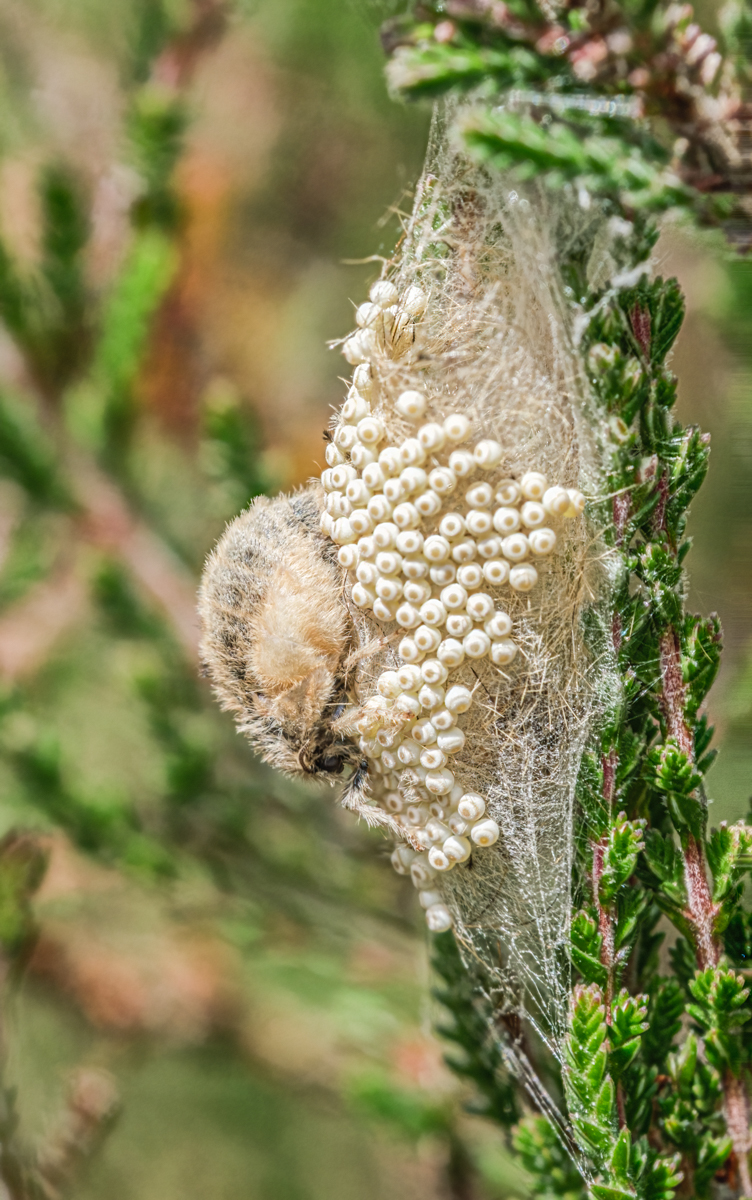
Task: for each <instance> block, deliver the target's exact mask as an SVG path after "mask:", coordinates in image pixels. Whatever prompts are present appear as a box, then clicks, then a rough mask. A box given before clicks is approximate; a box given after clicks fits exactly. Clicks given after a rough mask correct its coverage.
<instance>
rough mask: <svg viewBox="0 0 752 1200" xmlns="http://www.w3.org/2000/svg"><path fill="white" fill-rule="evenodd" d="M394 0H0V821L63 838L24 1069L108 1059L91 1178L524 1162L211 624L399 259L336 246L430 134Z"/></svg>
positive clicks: (721, 316)
mask: <svg viewBox="0 0 752 1200" xmlns="http://www.w3.org/2000/svg"><path fill="white" fill-rule="evenodd" d="M198 7H199V8H200V7H201V6H198ZM383 11H384V10H383V8H382V7H380V6H375V8H373V7H371V8H369V6H368V5H367V4H362V5H358V4H351V3H350V2H349V0H329V2H328V3H324V2H323V0H285V2H284V3H280V2H279V0H252V2H248V3H244V4H239V5H238V6H237V7H236V8H235V9H233V11H232V13H231V14H230V15H229V19H228V22H227V26H226V28H225V31H224V36H223V38H221V39H218V38H217V36H216V31H214V32H212V33H211V36H207V39H206V45H205V46H204V47H203V48H201V49H200V51H197V53H196V56H195V58H194V59H191V61H190V69H189V68H188V65H186V64H187V63H188V57H189V50H190V53H193V51H192V50H191V46H192V43H191V41H190V37H189V34H190V31H191V28H192V22H194V21H195V19H196V6H194V5H193V4H192V3H190V2H189V0H164V2H161V3H158V2H155V0H133V2H132V3H131V2H129V3H128V4H108V3H105V2H104V0H76V2H75V3H73V2H71V0H27V3H25V4H24V5H19V4H17V3H14V2H12V0H0V34H2V36H0V100H2V105H1V106H0V112H1V113H2V115H1V116H0V155H1V156H2V163H0V231H1V234H2V236H1V239H0V315H1V316H2V323H3V326H4V334H3V342H2V345H0V474H1V475H2V477H3V480H2V490H1V491H0V507H1V508H2V521H1V522H0V671H1V672H2V675H3V680H4V682H3V685H2V695H1V696H0V750H1V751H2V754H1V757H0V780H1V781H2V807H1V808H0V818H1V822H0V832H2V833H6V832H7V831H9V830H11V829H19V828H22V829H28V830H32V831H34V833H35V835H37V834H38V835H42V836H43V837H45V838H49V839H51V840H50V841H49V850H50V864H51V865H50V868H49V871H48V875H47V879H46V881H45V882H44V883H43V884H42V888H41V892H40V896H39V900H38V902H37V903H36V907H35V913H36V915H37V919H38V922H39V927H40V935H39V939H38V942H37V944H36V949H34V951H33V953H31V954H30V959H29V961H30V967H29V973H28V976H27V982H26V984H25V985H24V990H23V992H22V1003H21V1004H20V1006H18V1007H19V1014H18V1023H17V1030H14V1037H13V1042H12V1054H11V1061H10V1062H9V1064H8V1068H7V1074H8V1079H9V1081H10V1082H11V1083H17V1085H18V1110H19V1115H20V1134H19V1136H20V1138H21V1141H22V1143H23V1144H24V1145H31V1144H32V1143H33V1142H35V1140H36V1139H37V1138H38V1137H39V1136H40V1135H41V1133H42V1132H43V1131H44V1128H45V1127H46V1123H48V1122H49V1121H50V1120H52V1118H53V1116H54V1110H55V1106H56V1105H57V1104H58V1102H59V1099H60V1093H61V1078H62V1077H63V1075H64V1074H65V1073H66V1072H67V1071H68V1070H69V1069H70V1068H71V1067H72V1066H74V1065H75V1064H76V1063H80V1062H81V1061H87V1062H94V1063H96V1064H98V1065H100V1066H106V1067H109V1068H110V1069H111V1070H113V1071H114V1072H115V1073H116V1075H117V1077H118V1080H119V1083H120V1086H121V1090H122V1093H123V1115H122V1117H121V1118H120V1121H119V1123H118V1125H117V1126H116V1128H115V1130H114V1132H113V1133H112V1134H111V1136H110V1138H109V1140H108V1141H107V1143H106V1144H105V1147H104V1150H103V1153H102V1155H101V1156H100V1158H99V1159H97V1161H96V1162H95V1163H94V1164H93V1167H92V1170H91V1172H90V1174H89V1177H88V1179H87V1180H86V1181H84V1182H81V1183H79V1184H78V1185H77V1187H76V1192H75V1194H76V1195H80V1196H82V1197H83V1198H84V1200H87V1198H88V1197H92V1198H93V1197H95V1196H107V1197H108V1200H121V1198H122V1200H131V1197H133V1198H134V1200H135V1197H136V1196H138V1197H139V1200H142V1198H145V1200H149V1198H150V1197H151V1196H154V1197H155V1198H156V1197H157V1196H158V1197H159V1200H171V1198H172V1197H173V1196H174V1197H177V1196H180V1198H181V1200H192V1198H193V1197H194V1196H195V1197H196V1200H198V1197H199V1196H202V1197H203V1196H204V1195H205V1194H206V1193H207V1192H209V1193H210V1194H211V1195H212V1196H214V1195H217V1196H226V1197H228V1200H232V1198H233V1197H235V1196H238V1197H240V1196H241V1195H242V1196H247V1195H248V1194H253V1195H259V1196H263V1197H264V1198H265V1200H266V1198H267V1197H268V1198H269V1200H277V1198H279V1200H287V1198H288V1197H289V1198H290V1200H309V1198H316V1197H318V1196H322V1197H323V1196H324V1195H326V1196H327V1197H337V1196H342V1197H343V1198H344V1197H348V1198H349V1197H351V1196H358V1197H364V1198H365V1200H368V1198H370V1197H373V1200H377V1198H381V1197H392V1196H394V1197H397V1196H399V1197H402V1196H403V1195H411V1196H412V1195H414V1196H416V1197H420V1198H421V1200H422V1197H426V1200H427V1198H428V1197H437V1196H439V1195H443V1194H446V1193H448V1194H450V1195H455V1196H464V1195H466V1194H468V1193H467V1189H468V1188H472V1189H474V1190H475V1193H476V1194H477V1195H478V1196H479V1197H482V1196H485V1195H488V1196H491V1197H497V1196H498V1197H510V1196H517V1195H519V1196H523V1195H525V1194H527V1193H526V1187H527V1184H526V1178H525V1176H524V1174H523V1173H521V1172H520V1171H519V1170H518V1169H516V1168H514V1167H513V1166H512V1165H510V1159H509V1157H508V1156H507V1154H506V1151H505V1150H504V1149H503V1148H502V1149H500V1148H499V1147H498V1146H497V1145H496V1141H495V1138H494V1137H492V1136H491V1134H490V1132H489V1131H487V1130H485V1127H484V1126H483V1125H482V1124H479V1125H478V1127H477V1129H476V1130H475V1131H474V1132H472V1133H469V1132H468V1131H467V1129H466V1126H465V1124H464V1121H463V1118H462V1116H461V1101H462V1100H464V1099H465V1096H464V1093H462V1092H458V1091H457V1090H456V1084H454V1083H453V1082H452V1081H451V1079H450V1076H449V1074H448V1072H446V1071H445V1070H444V1068H443V1067H442V1065H441V1062H440V1051H439V1049H438V1048H437V1047H436V1045H435V1043H434V1042H433V1041H431V1040H430V1039H429V1038H428V1037H427V1035H426V1034H425V1033H424V1032H423V1012H422V1004H423V997H424V994H425V978H424V976H425V971H426V963H425V954H424V951H423V949H422V942H421V941H420V940H419V939H418V937H417V935H416V933H415V927H416V925H417V926H421V921H420V919H418V921H417V922H416V912H415V904H414V899H413V896H412V891H411V889H410V887H409V885H406V884H405V883H404V881H400V880H399V879H397V878H396V877H395V876H394V875H393V873H392V872H391V871H390V869H389V866H388V860H387V858H386V853H385V849H384V845H383V843H382V841H381V840H380V839H379V837H378V836H377V835H373V834H369V833H368V832H367V831H365V830H363V829H360V828H358V827H357V826H355V824H354V823H353V822H352V821H351V820H350V819H349V818H347V817H344V816H343V815H342V814H341V813H340V812H339V811H338V810H337V809H336V808H335V806H333V805H332V803H331V796H330V794H329V793H325V794H323V795H322V794H320V793H317V792H315V791H311V790H309V789H307V788H303V787H302V786H300V785H292V784H290V783H288V782H286V781H284V780H282V779H281V778H279V777H278V776H276V775H274V774H273V773H272V772H270V771H269V770H267V769H266V768H264V767H263V766H261V765H260V764H258V763H257V762H256V761H255V760H254V759H253V757H252V756H251V754H250V752H249V750H248V749H247V747H246V746H245V745H244V743H243V742H242V741H241V739H239V738H238V737H237V735H236V734H235V733H234V731H233V729H232V726H231V722H230V721H229V719H228V718H226V717H225V716H223V715H222V714H220V713H219V712H218V711H217V710H216V706H215V705H214V703H213V701H212V699H211V697H210V695H209V692H208V688H207V687H206V686H205V684H204V683H203V681H201V680H199V679H198V677H197V668H196V657H195V630H194V632H193V634H191V633H190V632H186V631H190V630H191V629H192V628H193V626H192V624H191V622H194V623H195V618H194V616H193V589H194V586H195V581H196V578H197V575H198V572H199V570H200V567H201V564H202V561H203V558H204V555H205V554H206V552H207V550H208V549H209V547H210V546H211V545H212V543H213V541H214V540H215V538H216V537H217V535H218V533H219V532H220V531H221V529H222V526H223V524H224V522H225V521H227V520H228V519H230V518H231V517H232V516H233V515H234V514H235V513H236V512H237V511H238V509H239V508H241V507H242V506H244V505H245V504H247V503H248V502H249V500H250V499H251V498H252V497H253V496H254V495H256V494H258V493H259V492H260V491H264V490H274V489H275V488H276V487H277V486H292V485H295V484H298V483H300V482H302V481H304V480H305V479H306V478H307V477H308V476H309V475H310V474H312V473H314V471H315V470H316V464H317V461H318V460H319V459H320V457H321V454H322V449H323V443H322V442H321V431H322V430H323V428H324V426H325V425H326V422H327V417H328V411H329V406H330V405H331V404H334V403H338V402H339V400H340V397H341V385H340V383H339V382H338V376H339V375H340V374H341V373H342V367H341V362H340V360H339V358H338V357H337V356H336V355H333V354H331V353H329V352H328V351H327V350H326V349H325V339H326V338H327V337H328V336H332V335H333V334H336V333H337V332H339V331H342V330H344V329H346V328H347V327H348V326H349V324H350V314H351V297H354V296H358V295H360V294H361V293H362V291H363V286H364V283H365V282H366V280H368V279H369V278H371V277H373V276H374V275H375V274H376V273H377V272H378V270H379V264H378V263H374V262H365V263H361V264H360V265H358V266H346V265H343V262H342V260H344V259H354V258H360V257H362V256H363V255H364V254H365V255H368V254H374V255H378V254H384V255H389V254H391V252H392V248H393V246H394V243H395V241H396V238H397V231H398V222H397V220H396V219H395V218H394V214H393V213H391V214H390V210H391V209H393V208H397V209H399V207H400V206H401V205H403V194H404V193H406V192H407V191H408V190H409V187H410V184H411V182H412V181H413V180H414V178H415V177H416V175H417V172H418V170H419V167H420V160H421V156H422V152H423V147H424V145H425V139H426V132H427V125H428V116H427V114H426V113H424V112H420V111H417V110H410V111H406V110H404V109H402V108H400V107H399V106H397V105H394V104H392V103H390V101H389V100H388V98H387V97H386V94H385V89H384V85H383V76H382V65H383V64H382V60H381V57H380V52H379V47H378V42H377V36H376V31H375V27H376V24H377V19H378V17H379V16H380V15H382V14H383ZM186 56H188V57H186ZM404 205H405V206H409V198H407V199H405V200H404ZM385 214H386V218H385ZM719 269H720V271H721V272H722V274H723V280H724V287H725V288H726V291H725V292H724V293H723V294H724V296H725V297H726V298H725V300H724V311H723V313H721V312H720V309H719V304H718V301H717V300H716V299H713V300H712V301H709V302H708V303H709V304H711V305H712V306H713V311H714V313H715V318H714V319H717V320H718V321H719V323H720V322H723V324H724V337H728V338H729V339H730V342H729V344H730V346H731V349H730V351H729V353H733V354H734V355H735V356H736V358H735V361H738V362H741V361H744V362H746V359H744V358H743V356H745V355H746V354H747V348H746V346H745V344H744V329H745V320H748V315H749V312H750V308H751V307H752V288H750V287H749V276H748V275H747V274H745V273H744V271H743V270H740V271H737V268H736V267H727V265H725V264H724V265H722V266H721V268H719ZM735 272H737V273H736V274H735ZM745 306H746V307H745ZM745 314H746V315H745ZM726 317H728V320H726ZM745 397H746V398H745ZM745 404H746V408H744V405H745ZM742 408H744V413H745V414H746V415H745V417H744V419H745V420H747V421H748V420H749V419H750V418H749V411H750V408H749V400H748V395H746V393H745V395H744V396H742V399H741V400H740V401H739V409H740V411H741V410H742ZM725 436H726V441H725V442H723V440H722V441H721V446H722V447H723V446H724V445H726V446H727V451H724V450H723V448H722V449H721V454H723V453H726V452H728V453H729V454H730V453H732V451H731V450H730V449H728V447H729V443H730V441H732V440H733V437H732V435H731V433H727V434H726V435H725ZM738 445H739V443H738V442H737V446H736V449H735V450H734V451H733V452H734V453H736V452H737V451H738ZM715 453H717V451H715ZM113 494H114V499H113ZM747 499H749V497H747ZM714 503H716V504H717V505H718V506H720V509H721V510H722V511H723V512H724V513H725V512H726V511H727V509H728V510H729V512H730V513H731V507H732V505H731V501H730V500H729V492H728V490H724V488H723V487H721V488H720V491H719V495H718V497H717V499H716V501H714ZM744 511H747V510H744ZM734 513H735V514H736V515H734ZM731 517H733V519H734V520H735V521H736V522H737V524H736V525H735V526H734V528H735V529H737V531H741V534H742V535H744V533H745V531H748V529H749V527H750V526H749V524H746V525H745V524H744V520H745V519H746V518H743V517H741V516H739V506H738V503H737V508H736V509H735V510H734V512H733V513H731V516H730V517H729V519H731ZM751 518H752V514H751ZM724 519H725V518H724ZM714 520H715V517H712V518H711V517H710V516H709V517H708V518H707V519H706V521H707V525H708V528H711V527H712V524H713V521H714ZM747 536H748V534H747ZM701 540H702V539H701V536H700V533H698V541H701ZM706 544H707V550H705V551H703V550H702V548H701V550H700V554H701V555H702V554H703V553H704V554H706V556H707V557H708V561H709V560H710V556H711V555H712V554H714V553H715V552H716V550H715V543H714V536H713V534H712V533H711V534H710V535H709V536H707V537H706ZM736 569H738V570H739V571H741V567H737V568H736ZM745 580H747V576H744V575H743V574H740V575H739V576H738V579H737V583H736V585H735V586H736V587H737V589H739V588H741V587H742V586H743V585H744V584H745ZM169 597H173V598H174V597H177V598H178V600H179V604H173V605H172V607H171V603H170V601H169V600H168V598H169ZM181 606H182V607H181ZM178 610H179V611H178ZM191 636H192V637H193V642H194V645H193V646H192V644H191ZM734 703H735V704H737V706H738V701H736V700H735V701H734ZM734 711H735V712H736V711H737V709H734ZM739 711H741V710H739ZM745 711H746V710H745ZM741 719H742V718H739V720H741ZM740 728H741V726H740ZM745 761H747V760H745ZM716 769H717V768H714V770H716ZM719 790H720V789H718V788H716V791H719ZM71 844H73V845H75V846H76V847H78V848H79V849H80V850H82V851H85V852H86V855H87V856H88V858H87V859H86V860H84V859H83V858H80V857H78V856H77V855H76V854H75V853H74V852H73V851H72V850H71V849H70V846H71ZM0 884H2V889H0V890H2V898H3V900H4V899H5V897H6V890H7V889H5V883H4V876H2V875H1V874H0ZM0 908H1V909H2V915H3V922H2V929H0V933H3V931H6V933H5V934H4V936H5V937H6V941H7V943H8V944H10V943H13V944H17V945H18V946H19V947H21V945H22V943H23V955H22V956H21V957H22V958H24V956H26V957H28V955H29V953H30V946H29V943H28V941H26V939H25V938H24V937H22V936H21V935H20V934H18V938H17V930H19V929H22V926H23V921H22V920H21V918H22V917H24V913H25V910H23V906H21V908H19V906H18V905H16V904H10V905H7V904H5V903H3V904H2V905H1V906H0ZM24 919H25V917H24ZM19 922H20V923H19ZM16 939H17V941H16ZM24 961H25V958H24ZM445 966H446V969H447V971H450V968H451V964H445ZM450 974H451V971H450ZM450 982H451V981H450V980H448V979H447V978H446V976H445V983H447V984H450ZM455 982H456V980H455ZM450 990H451V988H450ZM454 999H455V1000H456V1002H457V1003H462V1002H465V1001H466V1000H467V997H463V996H460V995H457V996H455V997H454ZM449 1007H450V1011H451V1006H449ZM447 1019H448V1018H447ZM497 1066H498V1064H496V1063H494V1062H491V1061H490V1060H484V1061H478V1062H474V1063H469V1064H468V1074H469V1075H470V1077H471V1078H476V1077H477V1076H478V1074H480V1075H481V1076H483V1077H484V1078H485V1079H486V1082H487V1083H488V1085H489V1086H488V1089H487V1091H488V1096H489V1102H490V1103H497V1104H508V1103H509V1097H508V1096H507V1095H506V1092H505V1091H504V1089H503V1087H496V1090H495V1091H494V1086H495V1085H494V1084H493V1079H494V1071H495V1070H496V1068H497ZM484 1072H485V1075H484ZM497 1084H498V1080H497ZM463 1188H465V1189H466V1190H465V1191H464V1192H463V1191H462V1189H463Z"/></svg>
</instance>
